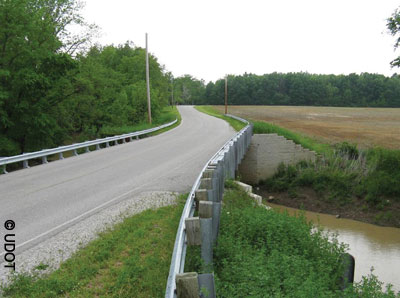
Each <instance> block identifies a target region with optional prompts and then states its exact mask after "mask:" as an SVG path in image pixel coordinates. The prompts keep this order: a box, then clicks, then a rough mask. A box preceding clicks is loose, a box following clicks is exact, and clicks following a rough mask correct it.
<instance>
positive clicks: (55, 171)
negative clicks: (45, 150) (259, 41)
mask: <svg viewBox="0 0 400 298" xmlns="http://www.w3.org/2000/svg"><path fill="white" fill-rule="evenodd" d="M179 111H180V113H181V115H182V123H181V125H180V126H179V127H177V128H175V129H173V130H170V131H168V132H166V133H163V134H160V135H158V136H155V137H150V138H145V139H143V140H139V141H134V142H131V143H127V144H124V145H119V146H113V147H110V148H107V149H102V150H98V151H95V152H92V153H89V154H82V155H80V156H77V157H71V158H67V159H64V160H61V161H56V162H52V163H49V164H46V165H40V166H36V167H32V168H29V169H24V170H20V171H16V172H12V173H10V174H7V175H1V176H0V224H1V225H2V226H3V223H4V221H5V220H8V219H11V220H13V221H15V223H16V228H15V230H14V232H15V234H16V245H17V248H18V249H17V251H16V252H17V254H19V253H21V252H23V251H24V250H26V249H28V248H30V247H33V246H35V245H36V244H38V243H39V242H41V241H43V240H45V239H47V238H50V237H52V236H54V235H55V234H57V233H59V232H60V231H63V230H64V229H66V228H68V227H70V226H71V225H74V224H75V223H76V222H78V221H79V220H82V219H83V218H86V217H88V216H90V215H92V214H94V213H96V212H97V211H99V210H101V209H104V208H107V207H109V206H111V205H112V204H115V203H117V202H120V201H122V200H124V199H125V198H127V197H130V198H131V197H135V195H139V194H140V193H142V192H145V191H176V192H188V191H189V190H190V188H191V186H192V184H193V183H194V180H195V179H196V177H197V175H198V174H199V172H200V170H201V169H202V167H203V166H204V164H205V163H206V162H207V160H208V159H209V158H210V157H211V156H212V154H214V153H215V152H216V151H217V150H218V149H219V148H220V147H221V146H222V145H223V144H224V143H225V142H226V141H227V140H228V139H229V138H230V137H232V136H233V135H234V134H235V132H234V131H233V129H232V128H231V127H230V126H229V125H228V124H227V123H226V122H224V121H222V120H219V119H217V118H214V117H210V116H208V115H205V114H202V113H200V112H198V111H197V110H195V109H194V108H193V107H189V106H185V107H179ZM4 233H5V229H4V228H3V227H1V233H0V234H1V238H3V235H4ZM4 254H5V252H4V251H0V257H1V259H3V256H4ZM1 261H2V260H0V263H1Z"/></svg>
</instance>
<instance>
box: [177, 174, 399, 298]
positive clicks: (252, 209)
mask: <svg viewBox="0 0 400 298" xmlns="http://www.w3.org/2000/svg"><path fill="white" fill-rule="evenodd" d="M227 188H228V189H227ZM330 239H331V240H329V239H328V235H327V234H326V233H324V232H323V231H322V230H319V229H316V228H314V227H313V226H312V224H311V223H308V222H307V221H306V219H305V217H304V216H303V215H302V214H301V213H300V214H298V215H297V216H289V215H288V213H279V212H276V211H273V210H266V209H264V208H262V207H260V206H257V205H256V204H255V203H254V201H253V200H252V198H250V197H249V196H248V194H247V193H245V192H243V191H241V190H239V189H238V188H237V187H236V186H235V185H234V184H233V183H229V181H228V183H226V192H225V194H224V206H223V210H222V214H221V222H220V232H219V236H218V244H217V245H216V246H215V247H214V275H215V283H216V294H217V296H218V297H400V294H398V295H397V296H396V295H395V293H394V292H393V291H392V290H390V289H389V290H387V291H386V292H384V291H383V290H382V283H381V282H380V281H379V280H378V279H377V278H376V276H374V275H372V274H371V275H370V276H368V277H364V278H363V281H362V282H360V283H356V284H354V285H349V286H348V287H347V288H346V289H345V290H344V292H343V291H342V290H341V289H340V288H341V285H342V280H341V277H342V273H343V270H344V264H343V262H342V261H341V256H342V255H343V253H345V252H346V250H347V248H346V246H345V245H344V244H339V243H338V242H337V241H335V240H332V239H335V238H332V236H331V238H330ZM199 255H200V252H199V248H198V247H197V248H190V249H189V250H188V254H187V260H186V264H185V271H186V272H189V271H196V272H203V271H204V268H203V267H202V264H201V260H200V259H199Z"/></svg>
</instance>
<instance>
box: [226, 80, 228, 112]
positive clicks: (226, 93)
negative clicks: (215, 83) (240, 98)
mask: <svg viewBox="0 0 400 298" xmlns="http://www.w3.org/2000/svg"><path fill="white" fill-rule="evenodd" d="M225 114H228V76H225Z"/></svg>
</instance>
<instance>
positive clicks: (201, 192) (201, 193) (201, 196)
mask: <svg viewBox="0 0 400 298" xmlns="http://www.w3.org/2000/svg"><path fill="white" fill-rule="evenodd" d="M194 199H195V201H196V211H198V210H199V202H200V201H208V191H207V189H198V190H196V192H195V193H194Z"/></svg>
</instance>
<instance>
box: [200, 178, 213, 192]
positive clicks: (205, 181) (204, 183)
mask: <svg viewBox="0 0 400 298" xmlns="http://www.w3.org/2000/svg"><path fill="white" fill-rule="evenodd" d="M199 188H201V189H212V179H211V178H202V179H201V180H200V187H199Z"/></svg>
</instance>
